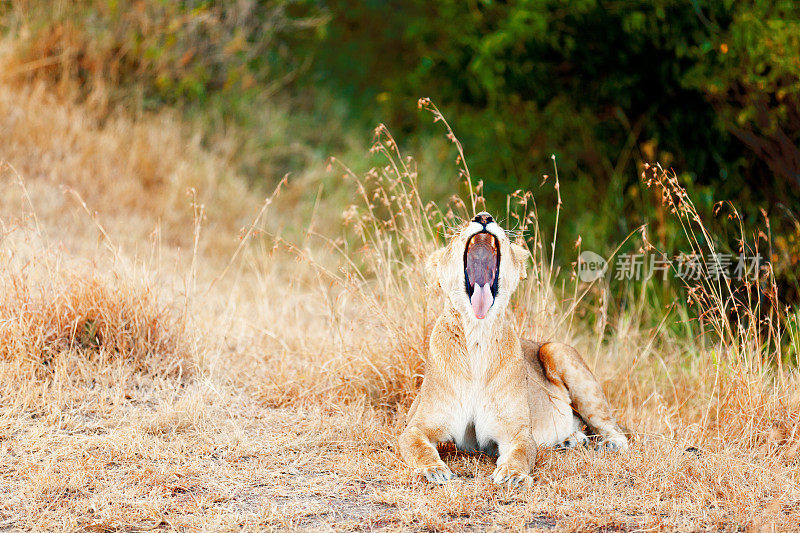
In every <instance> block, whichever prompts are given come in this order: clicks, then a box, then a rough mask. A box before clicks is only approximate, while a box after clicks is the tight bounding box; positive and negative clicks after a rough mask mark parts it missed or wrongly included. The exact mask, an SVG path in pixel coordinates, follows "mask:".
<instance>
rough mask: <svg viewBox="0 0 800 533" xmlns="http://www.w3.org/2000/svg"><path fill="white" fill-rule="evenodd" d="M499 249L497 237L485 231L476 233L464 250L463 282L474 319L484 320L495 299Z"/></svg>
mask: <svg viewBox="0 0 800 533" xmlns="http://www.w3.org/2000/svg"><path fill="white" fill-rule="evenodd" d="M499 270H500V249H499V243H498V242H497V237H495V236H494V235H492V234H491V233H489V232H487V231H482V232H480V233H476V234H475V235H473V236H472V237H470V239H469V240H468V241H467V247H466V249H465V250H464V282H465V283H466V286H467V296H468V297H469V301H470V303H472V310H473V311H474V312H475V317H477V318H485V317H486V313H488V312H489V308H490V307H492V304H493V303H494V299H495V298H496V297H497V281H498V277H499V273H498V271H499Z"/></svg>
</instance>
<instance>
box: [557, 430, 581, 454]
mask: <svg viewBox="0 0 800 533" xmlns="http://www.w3.org/2000/svg"><path fill="white" fill-rule="evenodd" d="M588 445H589V437H587V436H586V434H585V433H584V432H583V431H576V432H575V433H573V434H572V435H570V436H569V437H567V438H566V439H565V440H564V441H563V442H559V443H558V444H556V445H555V446H553V448H554V449H556V450H569V449H570V448H576V447H578V446H583V447H586V446H588Z"/></svg>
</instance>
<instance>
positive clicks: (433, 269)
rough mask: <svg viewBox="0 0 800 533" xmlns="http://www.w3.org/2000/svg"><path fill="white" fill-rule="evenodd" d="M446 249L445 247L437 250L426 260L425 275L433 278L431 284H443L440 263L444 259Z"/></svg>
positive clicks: (438, 285) (436, 285) (435, 285)
mask: <svg viewBox="0 0 800 533" xmlns="http://www.w3.org/2000/svg"><path fill="white" fill-rule="evenodd" d="M444 251H445V248H441V249H439V250H436V251H435V252H433V253H432V254H431V255H429V256H428V258H427V259H426V260H425V275H426V276H428V279H430V280H431V285H432V286H434V287H440V286H441V283H440V282H439V263H440V262H441V260H442V256H444Z"/></svg>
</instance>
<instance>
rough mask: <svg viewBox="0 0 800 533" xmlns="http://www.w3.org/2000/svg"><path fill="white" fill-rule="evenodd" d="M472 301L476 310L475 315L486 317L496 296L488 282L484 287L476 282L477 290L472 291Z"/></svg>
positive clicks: (473, 308)
mask: <svg viewBox="0 0 800 533" xmlns="http://www.w3.org/2000/svg"><path fill="white" fill-rule="evenodd" d="M471 302H472V310H473V311H474V312H475V316H476V317H477V318H486V313H487V312H488V311H489V308H490V307H491V306H492V302H494V297H493V296H492V291H491V289H489V284H488V283H487V284H486V285H484V286H483V287H481V286H480V285H478V284H477V283H476V284H475V290H474V291H473V293H472V298H471Z"/></svg>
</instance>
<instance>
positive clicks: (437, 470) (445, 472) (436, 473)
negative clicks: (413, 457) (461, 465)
mask: <svg viewBox="0 0 800 533" xmlns="http://www.w3.org/2000/svg"><path fill="white" fill-rule="evenodd" d="M417 473H419V474H422V475H423V476H424V477H425V479H427V480H428V481H429V482H431V483H436V484H437V485H444V484H445V483H447V482H448V481H450V480H451V479H455V478H456V475H455V474H454V473H453V472H452V471H451V470H450V469H449V468H448V467H447V465H446V464H444V463H443V462H441V461H440V462H439V464H436V465H434V466H428V467H425V468H418V469H417Z"/></svg>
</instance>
